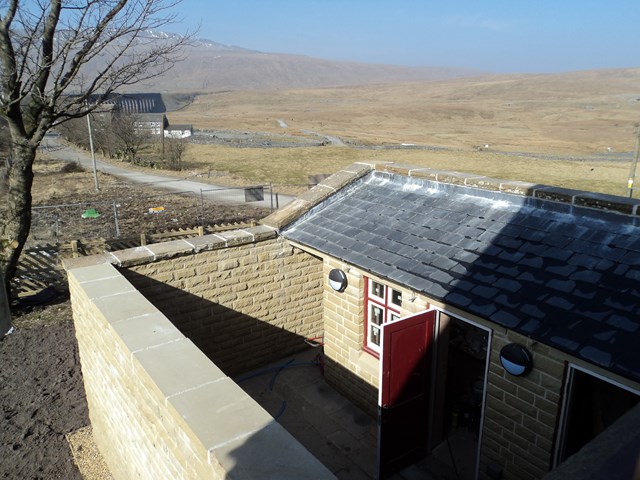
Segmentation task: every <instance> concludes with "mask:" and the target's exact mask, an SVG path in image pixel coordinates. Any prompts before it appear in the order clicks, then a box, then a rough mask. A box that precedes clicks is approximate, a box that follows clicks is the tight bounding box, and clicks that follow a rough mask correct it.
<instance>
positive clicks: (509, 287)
mask: <svg viewBox="0 0 640 480" xmlns="http://www.w3.org/2000/svg"><path fill="white" fill-rule="evenodd" d="M493 285H494V286H495V287H496V288H499V289H500V290H506V291H507V292H511V293H515V292H519V291H520V290H522V283H520V282H518V281H516V280H512V279H510V278H504V277H503V278H500V279H499V280H498V281H497V282H495V283H494V284H493Z"/></svg>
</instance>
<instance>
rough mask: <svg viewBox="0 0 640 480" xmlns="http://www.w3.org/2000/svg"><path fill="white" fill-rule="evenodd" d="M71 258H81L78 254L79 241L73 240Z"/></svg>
mask: <svg viewBox="0 0 640 480" xmlns="http://www.w3.org/2000/svg"><path fill="white" fill-rule="evenodd" d="M71 256H72V257H73V258H78V257H79V256H80V255H79V254H78V240H71Z"/></svg>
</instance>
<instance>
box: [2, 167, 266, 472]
mask: <svg viewBox="0 0 640 480" xmlns="http://www.w3.org/2000/svg"><path fill="white" fill-rule="evenodd" d="M35 170H36V178H35V181H34V189H33V196H34V204H35V205H42V204H60V203H74V202H78V201H84V199H86V198H91V199H93V200H94V201H97V200H105V201H109V200H110V199H112V198H118V199H119V201H120V202H121V203H124V200H126V201H127V202H128V204H130V205H131V207H130V208H129V209H128V210H127V212H129V213H127V214H126V216H125V215H123V217H124V218H123V219H122V220H123V226H126V225H132V226H136V227H138V228H139V227H140V225H144V229H145V230H147V231H149V230H154V231H162V230H163V229H164V228H167V227H171V228H178V227H183V228H192V227H193V226H196V225H197V223H193V219H192V218H191V217H189V216H188V215H185V216H176V215H174V214H173V213H172V215H171V216H170V217H169V216H153V217H152V218H150V217H149V216H148V215H146V214H145V212H146V211H147V208H146V205H147V203H148V202H147V201H146V200H145V199H148V198H150V197H153V196H154V195H158V194H161V193H162V192H160V191H156V190H151V189H149V188H148V187H145V186H132V185H125V184H122V182H119V181H117V180H116V179H113V178H111V177H109V176H107V175H102V174H101V176H100V184H101V190H100V192H99V193H96V192H95V191H94V190H93V180H92V174H91V173H89V172H83V171H81V170H78V169H76V168H70V167H69V166H68V164H65V163H61V162H55V161H50V160H46V159H40V160H39V161H38V162H37V163H36V165H35ZM163 200H165V198H163ZM185 202H186V203H185ZM188 202H189V199H186V200H185V199H181V198H174V199H173V201H172V202H171V205H172V207H174V208H175V211H176V213H178V212H180V211H182V210H188V209H187V208H186V206H187V205H188ZM166 204H167V205H169V204H168V203H166ZM211 208H212V209H214V210H213V211H214V212H215V216H216V218H218V219H220V222H221V223H224V222H234V221H247V220H250V219H257V218H261V216H263V215H264V214H266V213H268V212H264V211H261V210H259V209H258V210H257V209H254V208H253V207H243V206H239V207H233V206H212V207H211ZM210 211H211V210H210ZM131 212H138V213H137V215H138V216H137V217H136V216H135V215H136V214H133V213H131ZM74 218H76V219H77V223H74V222H71V224H68V225H67V231H68V232H70V233H71V234H72V235H73V237H76V238H77V237H78V236H80V237H81V238H87V236H88V235H89V232H88V230H87V227H86V223H84V224H83V223H82V222H83V220H82V219H81V218H80V216H79V215H77V216H75V217H74ZM164 218H171V219H177V221H173V220H172V221H171V222H170V223H169V224H163V223H162V220H163V219H164ZM150 220H153V221H155V222H158V223H154V224H149V223H147V222H149V221H150ZM132 228H133V227H132ZM11 315H12V323H13V325H14V327H15V329H14V331H13V332H12V333H10V334H8V335H6V336H4V337H2V338H0V411H1V412H2V428H0V478H4V479H47V480H48V479H65V480H74V479H82V478H83V475H82V474H81V473H80V470H79V469H78V467H77V466H76V464H75V463H74V460H73V455H72V449H74V451H75V452H76V454H78V453H79V454H80V456H84V457H85V459H86V457H87V455H86V453H87V452H86V450H87V449H88V448H90V447H91V445H88V443H90V442H88V440H86V437H87V435H90V430H88V428H87V427H88V426H89V417H88V408H87V402H86V398H85V393H84V386H83V383H82V372H81V368H80V361H79V357H78V350H77V344H76V339H75V332H74V326H73V321H72V315H71V306H70V302H69V300H68V294H67V293H66V292H61V296H60V297H59V298H57V299H56V300H54V301H53V303H50V304H48V305H45V306H35V307H33V306H31V307H25V306H20V305H19V304H17V303H16V302H14V303H13V304H12V312H11ZM70 434H72V435H70ZM76 434H77V435H76ZM78 436H83V437H84V438H85V440H84V443H83V440H81V441H80V443H77V442H76V443H75V444H72V445H70V443H69V441H68V440H67V438H66V437H71V441H73V438H75V437H78ZM89 440H90V439H89ZM83 449H85V451H84V452H83V451H82V450H83ZM89 463H93V465H90V466H93V467H95V463H96V462H92V461H91V455H89ZM83 471H84V470H83ZM85 475H86V474H85ZM84 478H89V477H88V476H85V477H84ZM91 478H96V479H101V480H103V479H105V478H108V477H105V475H101V474H99V473H98V474H97V475H94V476H91Z"/></svg>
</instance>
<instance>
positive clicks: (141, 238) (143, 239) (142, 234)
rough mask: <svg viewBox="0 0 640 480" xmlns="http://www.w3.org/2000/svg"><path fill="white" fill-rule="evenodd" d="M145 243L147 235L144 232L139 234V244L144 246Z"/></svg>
mask: <svg viewBox="0 0 640 480" xmlns="http://www.w3.org/2000/svg"><path fill="white" fill-rule="evenodd" d="M146 244H147V235H146V234H145V233H141V234H140V246H141V247H144V246H145V245H146Z"/></svg>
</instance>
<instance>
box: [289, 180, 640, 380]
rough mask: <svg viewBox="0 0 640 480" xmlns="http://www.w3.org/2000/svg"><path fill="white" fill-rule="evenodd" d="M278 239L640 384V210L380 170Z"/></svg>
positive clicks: (316, 209) (319, 207) (329, 199)
mask: <svg viewBox="0 0 640 480" xmlns="http://www.w3.org/2000/svg"><path fill="white" fill-rule="evenodd" d="M636 209H637V206H636V207H635V208H634V212H635V211H636ZM281 234H282V235H283V236H284V237H286V238H288V239H290V240H292V241H295V242H298V243H299V244H302V245H306V246H309V247H311V248H313V249H316V250H318V251H320V252H323V253H325V254H327V255H330V256H332V257H335V258H337V259H340V260H342V261H344V262H347V263H349V264H352V265H354V266H357V267H358V268H360V269H362V270H364V271H366V272H370V273H373V274H375V275H378V276H380V277H383V278H387V279H389V280H391V281H393V282H395V283H397V284H399V285H405V286H406V287H408V288H410V289H412V290H415V291H417V292H422V293H423V294H425V295H426V296H428V297H431V298H433V299H436V300H440V301H442V302H444V303H446V304H448V305H451V306H455V307H458V308H460V309H462V310H464V311H467V312H470V313H472V314H474V315H477V316H479V317H482V318H485V319H487V320H489V321H492V322H495V323H496V324H498V325H502V326H504V327H506V328H508V329H512V330H515V331H517V332H519V333H521V334H523V335H526V336H528V337H531V338H532V339H535V340H537V341H540V342H542V343H544V344H548V345H550V346H552V347H555V348H557V349H560V350H563V351H565V352H568V353H570V354H572V355H574V356H576V357H579V358H582V359H584V360H586V361H588V362H590V363H593V364H596V365H599V366H601V367H604V368H606V369H609V370H611V371H613V372H616V373H618V374H620V375H622V376H625V377H628V378H631V379H633V380H636V381H639V380H640V219H639V218H638V216H636V215H629V214H621V213H613V212H607V211H601V210H596V209H593V208H586V207H580V206H576V205H573V204H566V203H562V202H557V201H549V200H543V199H540V198H532V197H529V196H520V195H512V194H508V193H502V192H496V191H487V190H481V189H477V188H470V187H465V186H461V185H453V184H446V183H442V182H434V181H429V180H423V179H417V178H410V177H407V176H405V175H398V174H394V173H388V172H380V171H374V172H371V173H369V174H367V175H365V176H363V177H362V178H359V179H357V180H355V181H353V182H352V183H351V184H348V185H347V186H346V187H344V188H342V189H340V190H339V191H338V193H335V194H333V195H331V196H328V197H327V198H326V199H325V200H324V201H322V202H321V203H319V204H318V205H316V206H314V207H313V208H311V209H310V210H309V211H308V212H307V213H305V214H304V215H302V216H300V218H298V219H297V220H295V221H294V222H293V223H290V224H289V225H287V226H286V227H285V228H284V229H282V231H281Z"/></svg>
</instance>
